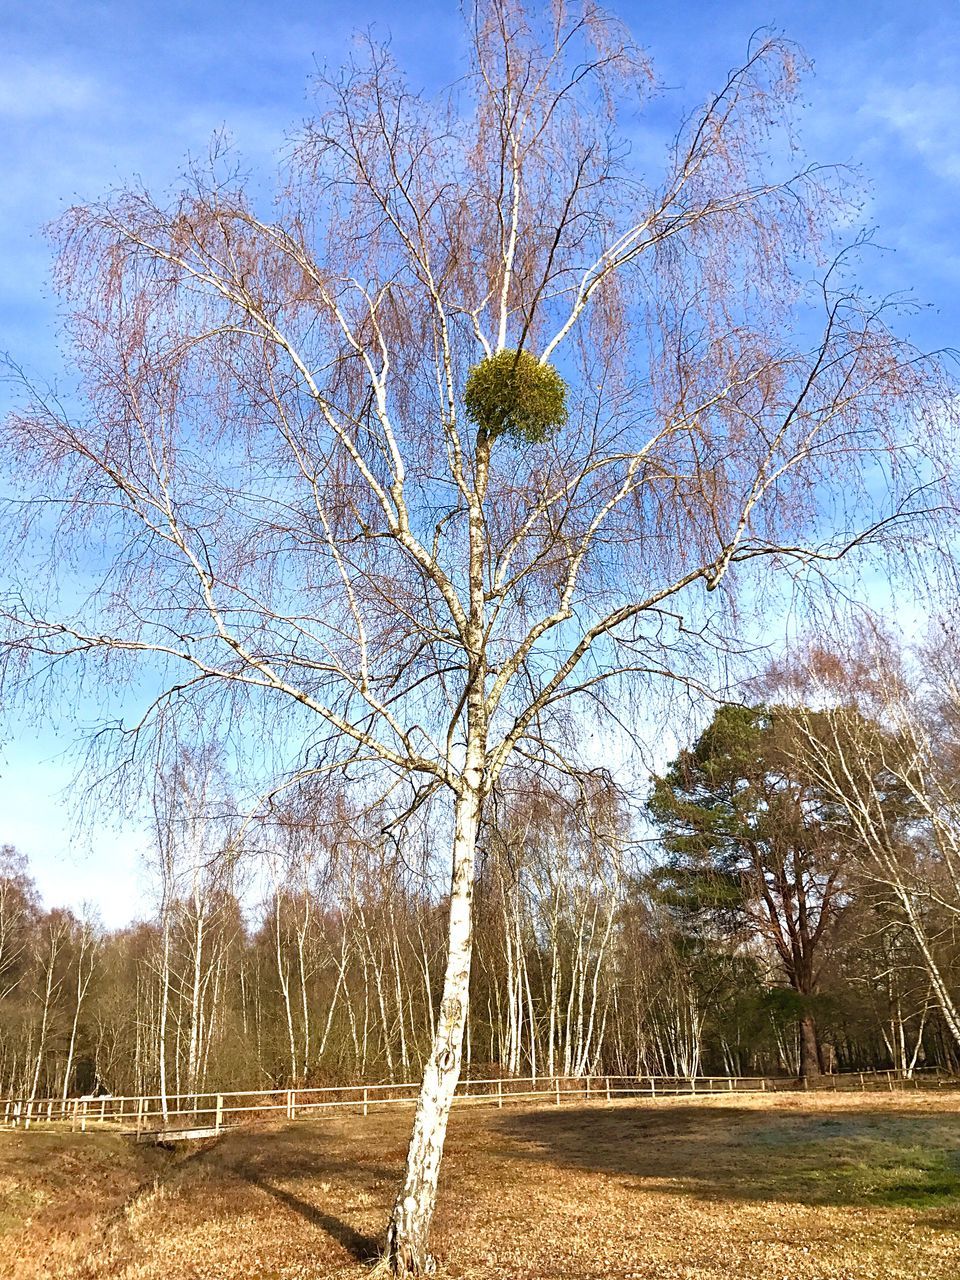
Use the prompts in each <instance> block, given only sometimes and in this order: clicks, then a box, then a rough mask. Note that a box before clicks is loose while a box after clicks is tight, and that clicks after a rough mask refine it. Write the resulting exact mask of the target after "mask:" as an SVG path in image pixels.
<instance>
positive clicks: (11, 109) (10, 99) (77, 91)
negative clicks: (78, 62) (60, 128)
mask: <svg viewBox="0 0 960 1280" xmlns="http://www.w3.org/2000/svg"><path fill="white" fill-rule="evenodd" d="M102 96H103V93H102V89H101V86H100V85H99V83H98V82H97V81H96V80H95V79H94V78H93V77H92V76H89V75H83V74H79V73H77V72H75V71H72V70H70V68H69V67H67V66H65V65H63V64H62V63H61V62H58V61H55V60H52V59H50V60H39V61H37V60H29V59H26V58H13V57H4V58H2V59H0V119H3V120H6V121H31V120H49V119H51V118H52V117H56V116H61V117H62V116H69V115H71V114H73V113H75V112H78V111H89V110H90V108H91V107H93V106H96V105H97V103H98V102H99V101H101V99H102Z"/></svg>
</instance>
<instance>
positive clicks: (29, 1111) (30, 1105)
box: [23, 1098, 33, 1129]
mask: <svg viewBox="0 0 960 1280" xmlns="http://www.w3.org/2000/svg"><path fill="white" fill-rule="evenodd" d="M32 1115H33V1099H32V1098H31V1099H30V1101H29V1102H28V1103H27V1114H26V1118H25V1119H24V1122H23V1127H24V1128H25V1129H29V1128H30V1117H31V1116H32Z"/></svg>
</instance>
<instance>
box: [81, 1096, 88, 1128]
mask: <svg viewBox="0 0 960 1280" xmlns="http://www.w3.org/2000/svg"><path fill="white" fill-rule="evenodd" d="M80 1132H81V1133H86V1132H87V1100H86V1099H84V1100H83V1103H82V1111H81V1113H80Z"/></svg>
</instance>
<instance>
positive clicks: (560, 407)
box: [463, 350, 567, 444]
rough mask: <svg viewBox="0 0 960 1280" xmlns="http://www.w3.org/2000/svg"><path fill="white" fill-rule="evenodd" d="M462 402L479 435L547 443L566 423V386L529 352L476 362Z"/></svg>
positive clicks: (555, 372)
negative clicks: (505, 436)
mask: <svg viewBox="0 0 960 1280" xmlns="http://www.w3.org/2000/svg"><path fill="white" fill-rule="evenodd" d="M463 399H464V405H465V407H466V411H467V417H468V418H469V419H470V421H471V422H472V423H473V424H474V425H475V426H476V427H478V428H479V430H480V431H482V432H484V433H485V434H486V435H487V436H490V437H493V436H499V435H508V436H511V437H512V438H513V439H514V440H516V441H517V442H518V443H523V444H543V443H544V441H545V440H548V439H549V438H550V436H551V435H552V434H553V433H554V432H555V431H556V430H558V429H559V428H560V427H562V426H563V424H564V423H565V422H566V420H567V388H566V384H565V383H564V381H563V379H562V378H561V377H560V375H559V373H557V371H556V369H554V367H553V365H550V364H542V363H541V362H540V361H539V360H538V359H537V358H536V356H532V355H531V354H530V353H529V352H528V351H509V350H506V351H498V352H497V353H496V355H492V356H487V358H486V359H485V360H481V361H480V363H479V364H475V365H474V366H473V368H472V369H471V370H470V373H469V374H468V376H467V385H466V387H465V389H464V396H463Z"/></svg>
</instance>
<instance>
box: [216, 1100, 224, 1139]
mask: <svg viewBox="0 0 960 1280" xmlns="http://www.w3.org/2000/svg"><path fill="white" fill-rule="evenodd" d="M222 1128H223V1094H222V1093H218V1094H217V1133H219V1132H220V1130H221V1129H222Z"/></svg>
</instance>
